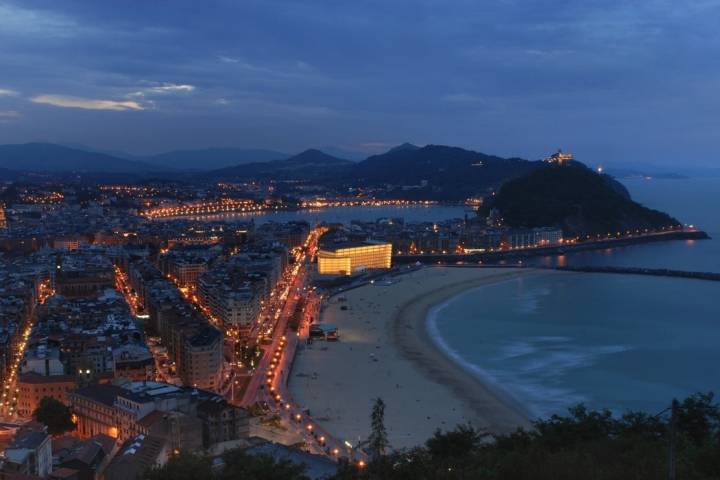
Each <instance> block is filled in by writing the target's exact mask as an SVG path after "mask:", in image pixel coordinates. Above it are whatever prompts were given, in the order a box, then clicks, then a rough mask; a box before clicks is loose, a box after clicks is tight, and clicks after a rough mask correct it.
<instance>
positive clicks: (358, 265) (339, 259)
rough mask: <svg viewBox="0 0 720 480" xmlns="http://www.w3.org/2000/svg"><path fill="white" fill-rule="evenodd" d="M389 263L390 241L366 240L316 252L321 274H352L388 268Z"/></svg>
mask: <svg viewBox="0 0 720 480" xmlns="http://www.w3.org/2000/svg"><path fill="white" fill-rule="evenodd" d="M391 263H392V244H391V243H375V242H368V243H364V244H359V245H353V246H347V247H339V248H336V249H333V250H323V249H321V250H320V252H319V253H318V272H319V273H320V274H321V275H352V274H353V273H356V272H357V271H359V270H365V269H374V268H390V265H391Z"/></svg>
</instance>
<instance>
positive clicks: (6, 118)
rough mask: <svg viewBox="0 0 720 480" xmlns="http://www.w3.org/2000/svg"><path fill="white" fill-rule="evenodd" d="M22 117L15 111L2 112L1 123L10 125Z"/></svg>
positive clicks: (0, 115) (0, 112)
mask: <svg viewBox="0 0 720 480" xmlns="http://www.w3.org/2000/svg"><path fill="white" fill-rule="evenodd" d="M21 116H22V115H21V114H20V112H16V111H15V110H0V123H9V122H12V121H14V120H17V119H18V118H20V117H21Z"/></svg>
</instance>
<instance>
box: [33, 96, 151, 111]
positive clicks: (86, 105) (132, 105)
mask: <svg viewBox="0 0 720 480" xmlns="http://www.w3.org/2000/svg"><path fill="white" fill-rule="evenodd" d="M30 100H31V101H32V102H34V103H42V104H46V105H53V106H55V107H65V108H82V109H85V110H115V111H123V110H144V107H143V106H142V105H141V104H140V103H138V102H135V101H130V100H129V101H122V102H118V101H115V100H97V99H93V98H80V97H69V96H64V95H37V96H35V97H32V98H31V99H30Z"/></svg>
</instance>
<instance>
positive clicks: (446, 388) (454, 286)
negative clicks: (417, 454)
mask: <svg viewBox="0 0 720 480" xmlns="http://www.w3.org/2000/svg"><path fill="white" fill-rule="evenodd" d="M535 273H536V272H535V271H533V270H528V269H507V268H498V269H492V268H474V267H426V268H422V269H420V270H417V271H413V272H411V273H407V274H403V275H399V276H396V277H393V278H392V282H394V283H393V284H391V285H384V284H383V282H376V283H375V284H374V285H366V286H363V287H360V288H356V289H354V290H350V291H347V292H344V293H342V294H340V295H337V296H335V297H332V298H331V299H329V302H328V305H327V306H326V308H325V311H324V313H323V322H324V323H333V324H335V325H337V326H338V329H339V332H340V338H341V340H340V341H339V342H324V341H316V342H314V343H313V344H312V345H311V346H306V347H304V348H303V349H302V350H300V351H299V352H298V354H297V357H296V359H295V364H294V367H293V372H292V375H291V377H290V385H289V387H290V392H291V394H292V396H293V398H294V400H295V402H296V403H297V404H299V405H302V406H304V407H306V408H309V409H310V413H311V415H312V416H313V417H314V419H315V421H316V422H319V423H320V424H322V425H323V427H325V429H327V430H328V431H329V432H330V433H331V434H333V435H334V436H336V437H337V438H339V439H342V440H348V441H350V442H351V443H352V444H357V443H358V441H359V440H360V439H362V440H364V439H366V438H367V437H368V434H369V431H370V410H371V408H372V405H373V401H374V399H375V398H376V397H381V398H382V399H383V401H384V402H385V404H386V409H385V426H386V428H387V431H388V437H389V440H390V444H391V446H392V447H393V448H403V447H412V446H415V445H419V444H421V443H423V442H424V441H425V440H427V439H428V438H429V437H431V436H432V434H433V432H434V431H435V430H436V429H438V428H440V429H443V430H449V429H452V428H454V427H455V426H456V425H458V424H461V423H468V422H470V423H471V424H472V425H473V426H475V427H478V428H483V429H487V431H489V432H492V433H506V432H509V431H512V430H514V429H515V428H516V427H518V426H527V425H528V424H529V421H528V417H527V416H526V414H525V413H524V412H523V410H522V408H521V407H519V406H518V405H515V404H514V402H512V401H511V400H509V399H507V398H502V396H501V395H500V394H498V393H497V392H496V391H493V390H492V389H490V388H488V387H487V386H486V385H484V384H483V383H482V382H481V381H480V380H479V379H478V378H477V377H475V376H473V375H472V374H471V373H469V372H467V371H465V370H464V369H463V368H461V367H460V366H458V365H457V364H456V363H454V362H453V361H451V360H450V359H449V358H448V357H447V356H446V355H445V354H443V353H442V352H441V351H440V350H438V348H437V347H436V345H435V344H434V343H433V342H432V341H431V339H430V338H429V336H428V333H427V330H426V328H425V322H426V317H427V313H428V311H429V310H430V308H432V307H433V306H435V305H438V304H440V303H442V302H444V301H445V300H447V299H449V298H451V297H454V296H456V295H458V294H459V293H461V292H463V291H465V290H467V289H469V288H474V287H479V286H482V285H486V284H490V283H495V282H500V281H504V280H509V279H512V278H517V277H518V276H523V275H533V274H535ZM340 297H342V298H345V299H346V300H345V301H341V300H339V298H340ZM342 306H346V307H347V310H342V309H341V307H342Z"/></svg>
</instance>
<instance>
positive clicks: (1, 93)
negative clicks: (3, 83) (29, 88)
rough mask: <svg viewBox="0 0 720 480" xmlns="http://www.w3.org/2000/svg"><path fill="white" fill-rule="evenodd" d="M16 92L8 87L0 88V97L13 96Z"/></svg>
mask: <svg viewBox="0 0 720 480" xmlns="http://www.w3.org/2000/svg"><path fill="white" fill-rule="evenodd" d="M17 94H18V92H16V91H15V90H10V89H9V88H0V97H14V96H15V95H17Z"/></svg>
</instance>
